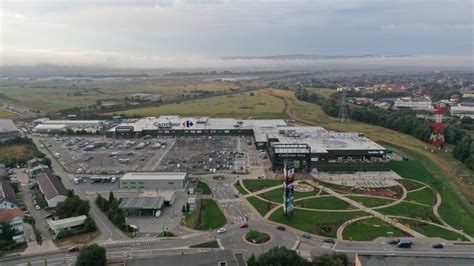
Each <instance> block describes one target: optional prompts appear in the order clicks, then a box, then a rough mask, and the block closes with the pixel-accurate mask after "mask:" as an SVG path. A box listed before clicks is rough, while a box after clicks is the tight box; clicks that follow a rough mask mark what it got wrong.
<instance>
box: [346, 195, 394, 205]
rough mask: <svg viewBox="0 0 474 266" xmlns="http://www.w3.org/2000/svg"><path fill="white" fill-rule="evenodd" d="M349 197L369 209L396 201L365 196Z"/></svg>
mask: <svg viewBox="0 0 474 266" xmlns="http://www.w3.org/2000/svg"><path fill="white" fill-rule="evenodd" d="M347 197H348V198H350V199H352V200H355V201H357V202H359V203H361V204H362V205H364V206H366V207H369V208H372V207H378V206H383V205H386V204H389V203H391V202H394V201H395V200H394V199H391V198H373V197H365V196H347Z"/></svg>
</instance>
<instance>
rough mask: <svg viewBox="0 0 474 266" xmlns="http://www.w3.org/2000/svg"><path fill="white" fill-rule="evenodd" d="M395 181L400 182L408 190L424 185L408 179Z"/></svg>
mask: <svg viewBox="0 0 474 266" xmlns="http://www.w3.org/2000/svg"><path fill="white" fill-rule="evenodd" d="M397 182H398V183H400V184H402V185H403V186H404V187H405V188H406V189H407V190H408V191H410V190H414V189H417V188H421V187H424V186H425V185H423V184H421V183H418V182H416V181H412V180H410V179H398V180H397Z"/></svg>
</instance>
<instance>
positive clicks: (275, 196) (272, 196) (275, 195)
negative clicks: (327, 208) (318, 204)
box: [259, 187, 319, 203]
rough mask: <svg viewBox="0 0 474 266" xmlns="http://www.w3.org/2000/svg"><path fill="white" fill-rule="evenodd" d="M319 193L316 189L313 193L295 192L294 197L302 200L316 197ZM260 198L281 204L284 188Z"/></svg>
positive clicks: (266, 193)
mask: <svg viewBox="0 0 474 266" xmlns="http://www.w3.org/2000/svg"><path fill="white" fill-rule="evenodd" d="M318 191H319V190H317V189H315V190H314V191H311V192H299V191H295V192H294V194H293V196H294V197H295V199H301V198H305V197H310V196H316V195H317V194H318ZM259 196H260V197H262V198H264V199H267V200H271V201H273V202H278V203H281V202H282V201H283V187H281V188H276V189H273V190H270V191H268V192H265V193H263V194H259Z"/></svg>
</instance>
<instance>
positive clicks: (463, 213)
mask: <svg viewBox="0 0 474 266" xmlns="http://www.w3.org/2000/svg"><path fill="white" fill-rule="evenodd" d="M391 165H392V169H394V171H396V172H397V173H398V174H399V175H401V176H402V177H404V178H409V179H414V180H419V181H421V182H427V183H429V184H430V185H431V186H432V187H434V188H435V189H436V191H438V193H439V194H440V195H441V197H442V203H441V205H440V207H439V209H438V212H439V213H440V215H441V217H442V218H443V219H444V220H445V221H446V222H447V223H448V224H450V225H451V226H453V227H454V228H457V229H461V228H462V227H463V225H464V231H465V232H466V233H467V234H469V235H471V236H473V235H474V215H473V214H472V213H473V210H472V208H468V207H466V205H465V204H464V203H463V202H462V201H461V200H460V198H459V197H458V196H457V195H458V193H459V192H458V191H457V190H456V187H455V186H454V184H452V183H447V182H446V180H443V179H441V180H440V179H437V178H435V177H433V175H432V174H431V172H428V170H427V169H426V168H425V167H424V165H422V164H421V163H420V162H418V161H413V160H411V161H393V162H391ZM430 167H435V166H433V165H431V164H430Z"/></svg>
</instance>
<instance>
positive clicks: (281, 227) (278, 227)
mask: <svg viewBox="0 0 474 266" xmlns="http://www.w3.org/2000/svg"><path fill="white" fill-rule="evenodd" d="M277 229H278V230H281V231H285V230H286V228H285V227H284V226H283V225H279V226H277Z"/></svg>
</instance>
